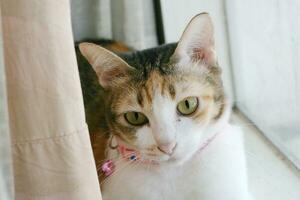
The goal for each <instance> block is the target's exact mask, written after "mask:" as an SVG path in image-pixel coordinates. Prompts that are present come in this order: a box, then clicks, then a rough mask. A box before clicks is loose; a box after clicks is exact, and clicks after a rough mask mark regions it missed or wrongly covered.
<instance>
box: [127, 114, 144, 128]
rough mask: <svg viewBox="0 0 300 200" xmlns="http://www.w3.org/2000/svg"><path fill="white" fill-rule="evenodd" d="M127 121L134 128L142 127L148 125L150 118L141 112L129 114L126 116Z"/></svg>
mask: <svg viewBox="0 0 300 200" xmlns="http://www.w3.org/2000/svg"><path fill="white" fill-rule="evenodd" d="M124 117H125V119H126V121H127V122H128V123H129V124H131V125H134V126H141V125H144V124H146V123H148V118H147V117H146V116H145V115H144V114H143V113H140V112H127V113H125V114H124Z"/></svg>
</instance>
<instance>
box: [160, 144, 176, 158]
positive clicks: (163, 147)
mask: <svg viewBox="0 0 300 200" xmlns="http://www.w3.org/2000/svg"><path fill="white" fill-rule="evenodd" d="M176 145H177V143H176V142H170V143H165V144H160V145H158V147H157V148H158V149H159V150H160V151H161V152H163V153H165V154H168V155H171V154H172V153H173V151H174V149H175V147H176Z"/></svg>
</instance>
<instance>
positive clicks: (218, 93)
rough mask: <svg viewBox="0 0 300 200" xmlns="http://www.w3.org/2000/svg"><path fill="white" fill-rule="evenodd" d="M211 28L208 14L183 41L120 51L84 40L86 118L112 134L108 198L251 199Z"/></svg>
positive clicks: (192, 25)
mask: <svg viewBox="0 0 300 200" xmlns="http://www.w3.org/2000/svg"><path fill="white" fill-rule="evenodd" d="M213 34H214V31H213V25H212V21H211V19H210V17H209V15H208V14H207V13H202V14H199V15H197V16H195V17H194V18H193V19H192V20H191V21H190V23H189V24H188V26H187V27H186V29H185V31H184V33H183V35H182V37H181V39H180V41H179V42H178V43H174V44H167V45H163V46H160V47H157V48H153V49H147V50H143V51H137V52H132V53H121V54H118V55H116V54H114V53H112V52H110V51H108V50H106V49H104V48H102V47H100V46H98V45H95V44H92V43H81V44H80V46H79V48H80V51H81V53H82V54H83V56H84V57H85V58H86V60H87V61H88V62H89V63H90V64H91V66H92V68H93V69H94V71H95V72H96V74H95V73H94V72H93V71H92V70H87V69H83V68H88V66H86V63H80V62H79V65H81V66H80V75H81V80H82V85H83V92H84V99H85V106H86V109H87V118H88V120H90V121H93V120H94V121H97V120H98V121H99V119H101V122H100V121H99V130H100V131H101V132H102V133H107V137H108V143H107V146H106V158H105V161H104V162H103V165H101V173H102V174H103V175H104V176H105V179H104V181H103V182H102V184H101V190H102V194H103V199H104V200H120V199H122V200H141V199H143V200H160V199H166V200H185V199H192V200H193V199H195V200H197V199H200V200H248V199H250V197H249V193H248V187H247V175H246V163H245V155H244V147H243V136H242V131H241V130H240V129H238V128H237V127H234V126H232V125H230V124H229V123H228V120H229V116H230V110H231V105H230V102H229V100H228V99H227V97H226V95H225V94H224V88H223V85H222V80H221V70H220V67H219V66H218V63H217V59H216V53H215V44H214V36H213ZM82 62H83V61H82ZM90 77H93V78H90ZM95 82H99V84H100V85H101V86H100V85H97V84H96V83H95ZM100 107H101V108H100ZM97 111H101V113H99V112H98V115H95V116H89V113H92V112H93V113H95V112H96V113H97ZM96 119H97V120H96Z"/></svg>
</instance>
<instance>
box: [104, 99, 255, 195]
mask: <svg viewBox="0 0 300 200" xmlns="http://www.w3.org/2000/svg"><path fill="white" fill-rule="evenodd" d="M174 106H176V104H175V103H172V101H170V100H169V99H167V98H166V97H165V98H164V97H162V96H160V95H156V96H155V98H154V102H153V113H155V114H152V115H151V116H150V117H149V121H150V122H152V123H153V122H155V123H154V125H152V126H151V127H146V126H145V127H143V128H141V129H140V130H139V131H138V134H137V135H138V141H137V144H138V145H139V148H141V149H142V148H146V147H150V146H151V145H154V144H155V142H157V140H160V139H162V140H164V141H168V140H174V139H175V140H176V142H177V143H178V144H177V145H178V146H177V148H176V149H175V152H174V154H173V155H172V156H171V157H170V156H167V155H160V156H157V158H156V159H157V160H159V161H161V164H160V165H159V166H154V165H146V164H139V163H138V162H134V161H132V162H129V161H123V160H119V161H116V162H115V163H116V171H115V173H114V174H113V175H111V176H110V177H108V178H107V180H105V181H104V184H103V185H102V192H103V199H104V200H119V199H122V200H141V199H144V200H161V199H166V200H171V199H172V200H185V199H201V200H248V199H250V197H249V194H248V189H247V175H246V164H245V155H244V147H243V133H242V131H241V130H240V129H238V128H237V127H234V126H232V125H228V117H229V108H228V107H227V111H226V112H225V114H224V115H223V117H222V118H221V119H220V120H219V121H218V122H217V123H215V124H201V125H199V124H197V123H195V122H193V120H191V119H190V118H188V117H181V121H180V122H179V121H178V117H177V115H176V113H175V112H172V109H173V110H174ZM225 127H227V128H225ZM216 132H219V135H218V136H217V137H216V138H215V139H214V140H213V141H212V142H211V143H210V144H209V145H208V146H207V147H206V148H205V149H204V150H203V151H201V152H197V150H198V149H199V147H200V146H201V145H202V144H203V143H204V141H206V139H207V138H210V137H211V136H213V134H215V133H216ZM164 133H166V135H164ZM156 134H157V135H156ZM118 156H119V155H118V152H117V151H116V150H112V149H109V158H111V159H115V158H117V157H118ZM145 157H146V158H147V156H146V155H145ZM153 159H155V158H153ZM172 159H175V161H172Z"/></svg>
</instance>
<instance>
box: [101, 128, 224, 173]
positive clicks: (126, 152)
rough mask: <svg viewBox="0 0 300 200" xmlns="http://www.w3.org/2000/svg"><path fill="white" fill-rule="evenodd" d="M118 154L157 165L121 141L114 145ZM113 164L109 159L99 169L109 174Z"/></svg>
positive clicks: (130, 159) (127, 158) (132, 160)
mask: <svg viewBox="0 0 300 200" xmlns="http://www.w3.org/2000/svg"><path fill="white" fill-rule="evenodd" d="M219 133H220V132H217V133H215V134H214V135H213V136H212V137H210V138H208V139H206V140H205V142H204V143H202V145H201V146H200V147H199V150H198V151H197V153H201V152H202V151H203V150H204V149H205V148H206V147H208V145H209V144H211V142H212V141H213V140H214V139H215V138H216V137H217V136H218V135H219ZM115 148H116V149H117V150H118V152H119V154H120V155H121V156H122V158H123V159H124V160H127V161H129V162H135V161H139V163H143V164H151V165H159V162H158V161H154V160H150V159H143V158H142V157H141V154H140V152H139V151H137V150H134V149H131V148H129V147H126V146H125V145H124V144H123V143H122V142H118V145H117V146H116V147H115ZM114 169H115V165H114V163H113V161H112V160H111V159H109V160H107V161H105V162H104V164H103V165H102V166H101V171H102V172H103V173H104V175H105V176H109V175H111V174H112V173H113V172H114Z"/></svg>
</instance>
